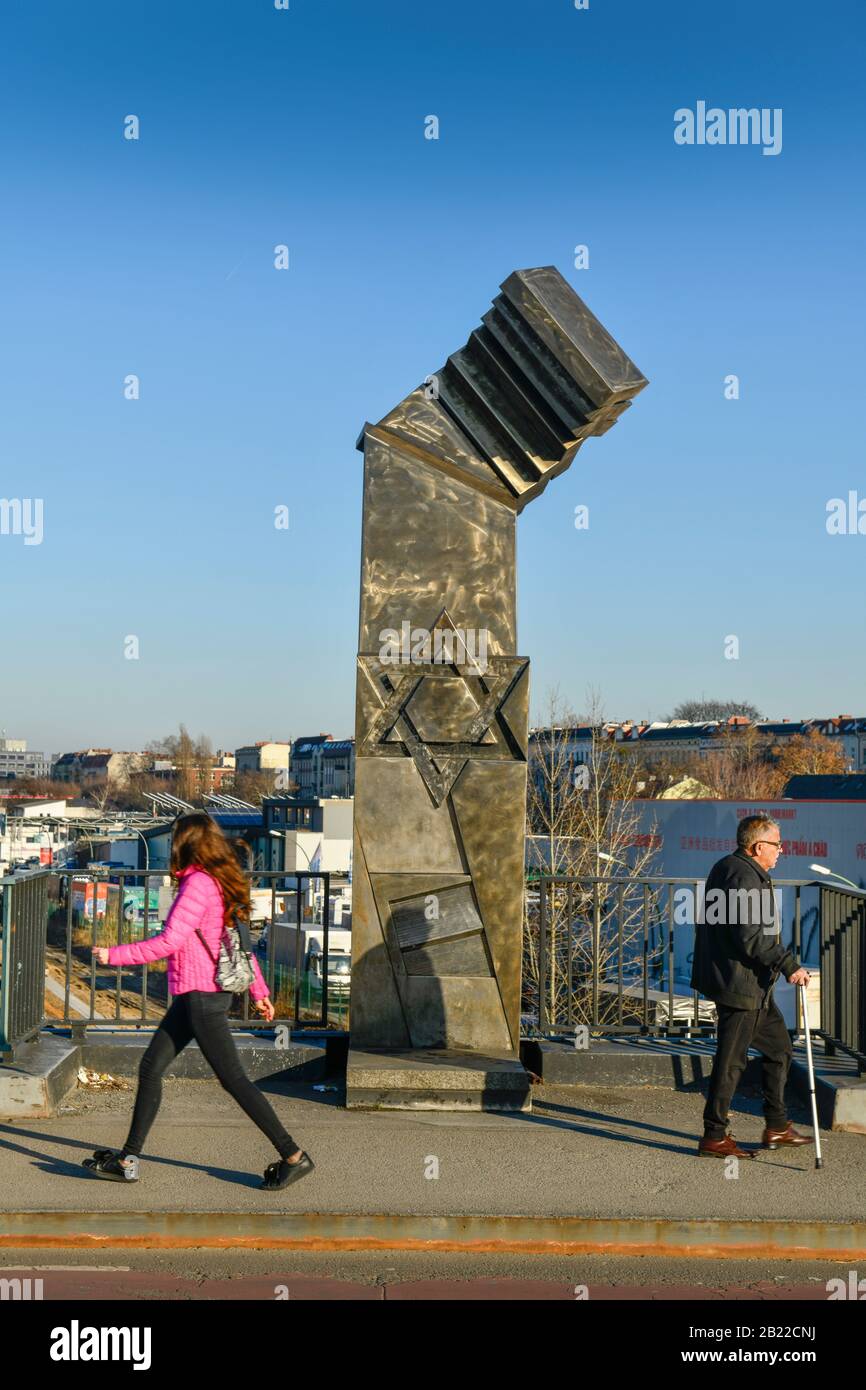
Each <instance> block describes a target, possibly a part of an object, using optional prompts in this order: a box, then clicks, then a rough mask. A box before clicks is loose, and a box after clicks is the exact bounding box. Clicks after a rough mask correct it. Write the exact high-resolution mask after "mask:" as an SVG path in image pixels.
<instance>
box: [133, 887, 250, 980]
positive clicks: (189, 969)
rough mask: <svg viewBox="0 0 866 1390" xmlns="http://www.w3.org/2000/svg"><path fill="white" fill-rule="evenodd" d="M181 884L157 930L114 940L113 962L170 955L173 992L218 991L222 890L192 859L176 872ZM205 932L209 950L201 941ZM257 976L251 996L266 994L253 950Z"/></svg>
mask: <svg viewBox="0 0 866 1390" xmlns="http://www.w3.org/2000/svg"><path fill="white" fill-rule="evenodd" d="M178 879H179V880H180V887H179V888H178V892H177V897H176V898H175V900H174V902H173V903H172V905H171V908H170V910H169V914H168V916H167V917H166V919H165V926H164V927H163V929H162V931H161V932H159V934H158V935H157V936H151V937H149V938H148V940H147V941H132V942H130V943H129V945H127V946H111V947H109V951H108V963H109V965H143V964H144V963H145V962H146V961H151V960H164V959H166V958H167V959H168V987H169V990H170V991H171V993H172V995H177V994H188V993H189V991H190V990H192V989H201V990H204V991H205V992H206V993H210V994H216V993H217V983H216V979H215V975H216V957H217V955H218V953H219V943H220V937H221V936H222V930H223V921H224V905H223V893H222V889H221V888H220V886H219V884H218V883H217V881H216V879H215V878H214V877H213V875H212V874H209V873H207V872H206V871H205V870H204V869H200V868H198V866H197V865H195V864H191V865H189V867H188V868H186V869H181V871H180V873H179V874H178ZM196 928H198V930H199V931H200V932H201V933H202V936H203V937H204V939H205V941H206V942H207V945H208V947H209V949H210V954H208V950H207V949H205V947H204V946H203V945H202V942H201V938H200V937H199V936H198V935H197V933H196ZM252 959H253V969H254V971H255V979H254V980H253V983H252V984H251V985H250V998H251V999H254V1000H255V999H264V998H265V997H266V996H267V994H268V987H267V984H266V983H265V980H264V977H263V975H262V972H261V970H260V969H259V964H258V961H257V960H256V958H255V955H253V958H252Z"/></svg>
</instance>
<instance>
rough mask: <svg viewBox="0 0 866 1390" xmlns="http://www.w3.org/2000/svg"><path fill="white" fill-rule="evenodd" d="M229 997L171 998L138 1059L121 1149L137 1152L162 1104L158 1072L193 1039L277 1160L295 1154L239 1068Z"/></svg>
mask: <svg viewBox="0 0 866 1390" xmlns="http://www.w3.org/2000/svg"><path fill="white" fill-rule="evenodd" d="M232 998H233V996H232V995H231V994H228V993H226V992H225V991H224V990H221V991H219V992H214V991H206V990H201V989H193V990H190V991H189V993H188V994H179V995H178V996H177V997H176V999H174V1001H173V1002H172V1005H171V1007H170V1009H169V1010H168V1013H167V1014H166V1016H165V1018H164V1019H163V1020H162V1023H161V1024H160V1025H159V1027H158V1028H157V1030H156V1032H155V1033H154V1035H153V1037H152V1038H151V1040H150V1046H149V1047H148V1049H147V1051H146V1052H145V1054H144V1056H143V1057H142V1059H141V1065H140V1066H139V1069H138V1094H137V1095H136V1097H135V1109H134V1110H133V1112H132V1124H131V1126H130V1130H129V1138H128V1139H127V1141H126V1144H125V1145H124V1148H125V1150H126V1152H127V1153H129V1154H140V1153H141V1150H142V1148H143V1146H144V1141H145V1139H146V1138H147V1135H148V1132H149V1130H150V1127H151V1125H152V1124H153V1122H154V1120H155V1119H156V1114H157V1111H158V1110H159V1103H160V1101H161V1100H162V1077H163V1073H164V1071H165V1069H166V1067H168V1066H169V1065H170V1064H171V1063H172V1062H173V1061H174V1059H175V1057H176V1056H177V1055H178V1053H179V1052H182V1051H183V1049H184V1048H185V1047H186V1045H187V1043H188V1042H192V1040H193V1038H195V1040H196V1042H197V1043H198V1045H199V1047H200V1048H201V1050H202V1054H203V1056H204V1058H205V1060H206V1061H207V1062H208V1063H209V1064H210V1066H211V1067H213V1070H214V1071H215V1073H216V1076H217V1079H218V1081H219V1082H220V1085H221V1086H222V1087H223V1089H224V1090H226V1091H228V1093H229V1095H230V1096H234V1098H235V1100H236V1101H237V1103H238V1105H239V1106H240V1107H241V1109H242V1110H245V1111H246V1113H247V1114H248V1115H249V1117H250V1119H251V1120H252V1121H253V1122H254V1123H255V1124H257V1125H258V1127H259V1129H260V1130H261V1131H262V1133H263V1134H266V1135H267V1137H268V1138H269V1139H270V1141H271V1143H272V1144H273V1145H274V1148H275V1149H276V1150H277V1153H278V1154H279V1155H280V1157H281V1158H288V1157H289V1154H293V1153H294V1152H295V1150H296V1149H297V1147H298V1145H297V1144H296V1143H295V1141H294V1139H293V1138H292V1136H291V1135H290V1134H289V1133H287V1131H286V1130H285V1129H283V1126H282V1125H281V1124H280V1121H279V1119H278V1118H277V1115H276V1113H275V1112H274V1110H273V1108H272V1107H271V1105H270V1104H269V1103H268V1101H267V1100H266V1099H265V1097H264V1096H263V1095H262V1093H261V1091H260V1090H258V1088H257V1087H256V1086H254V1085H253V1083H252V1081H250V1079H249V1077H248V1076H247V1074H246V1072H245V1071H244V1069H243V1067H242V1066H241V1059H240V1057H239V1056H238V1051H237V1048H236V1047H235V1044H234V1039H233V1037H232V1034H231V1029H230V1028H229V1021H228V1011H229V1005H230V1004H231V1001H232Z"/></svg>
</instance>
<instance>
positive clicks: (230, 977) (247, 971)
mask: <svg viewBox="0 0 866 1390" xmlns="http://www.w3.org/2000/svg"><path fill="white" fill-rule="evenodd" d="M235 923H236V925H235V926H234V927H223V934H222V936H221V938H220V948H219V955H218V956H217V957H216V959H214V956H213V955H212V953H211V949H210V947H209V946H208V944H207V942H206V941H205V939H204V936H203V935H202V932H201V931H200V930H199V928H198V927H196V934H197V935H198V937H199V939H200V941H201V943H202V945H203V946H204V948H205V950H206V951H207V953H208V955H209V956H210V957H211V960H213V962H214V965H215V966H216V973H215V976H214V980H215V982H216V985H217V988H218V989H222V990H225V991H226V992H227V993H229V994H243V993H244V992H245V991H246V990H248V989H249V987H250V985H251V984H252V982H253V980H254V979H255V978H256V972H255V970H254V969H253V962H252V949H253V948H252V942H251V941H250V936H249V929H248V928H247V925H246V923H245V922H242V921H241V920H240V918H239V917H235Z"/></svg>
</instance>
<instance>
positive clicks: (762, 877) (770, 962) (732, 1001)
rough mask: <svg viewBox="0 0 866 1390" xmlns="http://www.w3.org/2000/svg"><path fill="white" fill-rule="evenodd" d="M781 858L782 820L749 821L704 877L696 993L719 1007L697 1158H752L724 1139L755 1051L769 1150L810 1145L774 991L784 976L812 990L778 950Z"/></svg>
mask: <svg viewBox="0 0 866 1390" xmlns="http://www.w3.org/2000/svg"><path fill="white" fill-rule="evenodd" d="M781 853H782V837H781V832H780V830H779V827H778V825H777V824H776V822H775V821H774V820H770V819H769V818H768V817H766V816H746V817H745V819H744V820H741V821H740V824H739V826H738V827H737V848H736V850H735V851H734V853H733V854H728V855H726V856H725V858H724V859H720V860H719V862H718V863H717V864H714V865H713V867H712V869H711V870H710V873H709V877H708V878H707V882H706V887H705V892H704V903H703V912H702V914H698V915H699V917H701V918H702V920H699V921H698V922H697V923H696V925H695V954H694V961H693V964H692V988H693V989H697V990H699V991H700V992H701V994H704V995H706V997H707V998H708V999H712V1000H714V1001H715V1005H716V1013H717V1014H718V1029H717V1045H716V1056H715V1060H714V1062H713V1071H712V1075H711V1077H710V1086H709V1093H708V1095H707V1104H706V1107H705V1109H704V1137H703V1139H701V1141H700V1143H699V1144H698V1153H699V1154H700V1155H701V1157H713V1158H728V1157H731V1156H733V1157H735V1158H754V1156H755V1155H754V1153H751V1152H748V1151H747V1150H745V1149H741V1148H740V1147H739V1146H738V1145H737V1143H736V1141H735V1140H734V1139H733V1137H732V1136H731V1135H730V1133H729V1132H728V1109H729V1107H730V1104H731V1101H732V1100H733V1096H734V1092H735V1090H736V1089H737V1083H738V1082H739V1080H740V1077H741V1076H742V1074H743V1070H744V1068H745V1065H746V1058H747V1056H748V1052H749V1048H750V1047H754V1048H756V1049H757V1050H758V1051H759V1052H760V1053H761V1055H762V1058H763V1083H764V1084H763V1090H764V1115H765V1117H766V1118H765V1128H764V1133H763V1137H762V1141H761V1142H762V1144H763V1146H764V1148H766V1149H775V1148H777V1147H778V1146H779V1145H780V1144H787V1145H797V1144H810V1143H811V1142H812V1141H811V1139H810V1138H809V1137H807V1136H806V1135H803V1134H798V1133H797V1131H796V1130H795V1129H794V1127H793V1125H792V1124H791V1123H790V1121H789V1120H788V1118H787V1114H786V1112H785V1082H786V1080H787V1078H788V1068H789V1067H790V1065H791V1057H792V1056H793V1048H792V1046H791V1039H790V1037H789V1036H788V1030H787V1028H786V1026H785V1021H784V1019H783V1018H782V1015H781V1013H780V1012H779V1009H778V1006H777V1005H776V1003H775V1001H774V999H773V986H774V984H775V983H776V978H777V976H778V975H779V974H780V973H781V974H783V975H784V976H785V978H786V979H787V981H788V983H789V984H792V985H800V984H806V983H807V982H808V979H809V972H808V970H806V969H805V968H804V967H803V966H801V965H800V963H799V962H798V961H797V959H796V958H795V956H794V955H792V953H791V952H790V951H789V950H788V949H787V948H786V947H785V946H783V945H782V942H781V926H780V923H779V920H778V914H777V912H776V903H775V896H774V893H773V887H772V882H771V879H770V870H771V869H773V868H775V866H776V861H777V859H778V858H779V855H780V854H781Z"/></svg>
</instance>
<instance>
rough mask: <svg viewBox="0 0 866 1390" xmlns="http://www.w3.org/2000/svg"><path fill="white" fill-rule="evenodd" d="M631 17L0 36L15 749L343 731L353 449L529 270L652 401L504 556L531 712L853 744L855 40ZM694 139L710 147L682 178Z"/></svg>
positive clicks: (653, 14) (796, 13) (857, 307)
mask: <svg viewBox="0 0 866 1390" xmlns="http://www.w3.org/2000/svg"><path fill="white" fill-rule="evenodd" d="M660 16H661V12H660V11H659V10H658V8H657V7H653V6H647V5H646V4H642V3H639V2H638V0H620V3H618V4H617V5H615V6H613V5H605V4H602V3H599V4H593V5H591V6H590V7H589V8H588V9H587V10H585V11H578V10H576V9H575V8H574V6H573V5H572V4H571V3H568V0H562V3H559V4H554V3H551V4H548V5H545V6H540V5H527V4H525V3H524V2H523V0H496V3H493V0H479V3H477V4H475V5H471V6H470V5H465V4H457V3H456V0H440V3H439V4H438V5H437V7H436V10H435V13H431V12H429V11H428V10H427V9H426V8H425V7H423V6H420V7H412V6H406V5H405V4H404V3H398V0H374V2H373V3H371V4H368V5H365V6H357V5H353V4H350V3H349V0H331V3H329V4H328V5H327V6H324V5H316V4H313V3H305V0H298V3H297V4H292V5H291V7H290V8H289V9H288V10H281V11H278V10H276V9H275V8H274V7H273V5H270V6H269V5H264V6H249V7H243V6H239V5H237V4H236V3H230V0H213V3H212V4H210V5H209V6H208V7H207V12H206V19H205V20H203V18H202V13H201V11H200V10H199V9H198V8H189V7H183V6H181V7H177V6H173V5H169V4H168V3H167V0H152V3H150V4H149V5H147V6H145V7H139V8H135V7H133V8H132V9H130V10H128V11H127V10H124V12H123V20H122V23H118V17H117V10H116V7H115V6H112V5H109V4H108V3H106V0H94V3H92V4H91V5H89V6H88V8H87V14H86V22H83V21H82V14H81V11H80V10H79V9H76V8H74V7H69V6H64V5H61V4H58V3H57V2H56V0H54V3H51V0H49V3H48V4H47V5H40V6H35V7H18V8H17V9H16V10H15V12H14V13H10V14H9V15H8V16H7V17H6V23H5V27H4V39H5V43H4V81H3V83H2V84H0V119H2V121H3V126H4V129H5V130H6V131H7V133H10V136H11V137H12V138H9V139H7V141H6V142H5V148H4V188H5V192H6V199H7V205H8V206H9V207H12V208H14V209H15V215H14V217H7V218H6V219H5V222H4V225H3V228H2V231H0V237H2V249H3V257H2V264H3V269H4V272H5V285H4V332H3V334H2V337H0V369H2V372H0V379H2V381H3V384H4V388H5V397H4V403H3V410H2V411H0V448H2V458H3V482H2V485H0V491H2V493H3V498H2V499H0V501H3V502H4V503H6V504H8V505H7V506H6V507H5V510H4V511H3V514H2V518H0V521H2V526H0V592H2V593H3V595H4V598H5V600H6V602H5V603H4V605H3V655H4V658H5V669H4V681H3V705H4V716H3V722H4V724H5V726H6V728H7V730H8V736H9V737H24V738H26V739H27V740H28V743H29V745H30V747H32V748H34V749H43V750H44V751H46V752H49V753H52V752H58V751H60V750H67V749H75V748H81V747H86V746H90V745H96V744H98V745H99V746H107V747H112V748H116V749H130V750H131V749H136V748H141V747H143V745H144V744H145V743H147V742H150V741H152V740H153V739H155V738H159V737H162V736H164V735H165V734H168V733H171V732H174V731H176V729H177V726H178V724H179V723H181V722H182V723H184V724H185V725H186V726H187V728H188V729H189V730H190V732H191V733H192V734H193V735H194V736H198V734H200V733H206V734H207V735H208V736H209V737H210V738H211V739H212V741H213V744H214V747H215V748H216V747H230V746H239V745H240V744H241V743H243V742H246V741H249V740H250V739H251V738H257V737H264V736H265V735H266V734H269V733H273V734H274V736H276V737H289V736H290V734H291V733H292V732H293V731H295V730H298V731H301V732H303V731H309V730H313V729H316V730H318V729H322V730H328V731H332V732H333V733H334V736H335V737H338V736H346V735H350V734H351V733H352V732H353V724H354V713H353V712H354V683H355V654H356V649H357V627H358V569H359V560H360V556H359V543H360V530H361V515H360V500H361V474H362V460H361V456H360V454H358V453H357V452H356V451H355V448H354V445H355V440H356V438H357V436H358V433H359V431H360V429H361V427H362V426H363V424H364V422H365V420H369V421H376V420H378V419H379V418H381V416H382V415H383V414H384V413H385V412H386V411H387V410H389V409H390V408H391V406H392V405H393V403H394V401H396V400H399V399H400V398H401V397H402V396H403V395H405V393H406V392H407V391H409V390H411V389H412V387H413V386H416V385H418V384H419V383H420V382H422V381H423V379H424V378H425V376H426V375H427V373H428V372H430V371H433V370H435V369H436V367H437V366H438V365H439V364H441V363H442V361H444V359H445V358H446V357H447V355H448V354H449V353H451V352H453V351H455V350H456V349H457V348H459V347H460V345H461V344H462V343H463V342H464V341H465V339H466V336H467V333H468V332H469V330H470V329H471V328H472V327H473V326H474V325H475V324H476V323H477V322H478V320H479V316H480V315H481V314H482V313H484V312H485V311H486V309H487V307H488V305H489V303H490V301H491V299H492V298H493V297H494V296H495V295H496V293H497V292H498V287H499V284H500V282H501V281H502V280H504V279H505V277H506V276H507V275H508V274H509V273H510V272H511V271H513V270H515V269H517V268H525V267H530V266H539V265H550V264H553V265H556V266H558V267H559V268H560V270H561V271H562V273H563V274H564V275H565V277H566V278H567V280H568V281H569V283H570V284H571V285H573V286H574V288H575V289H576V290H577V293H578V294H579V295H580V296H581V297H582V298H583V299H585V301H586V302H587V304H588V305H589V307H590V308H591V309H592V311H593V312H594V313H595V314H597V315H598V317H599V318H600V319H601V320H602V322H603V323H604V324H605V326H606V327H607V328H608V329H609V330H610V332H611V333H612V334H613V335H614V337H615V338H617V339H618V340H619V341H620V342H622V343H623V344H625V345H626V347H627V350H628V353H629V355H630V356H631V357H632V358H633V360H634V361H635V362H636V364H637V366H638V367H639V368H640V370H641V371H642V372H643V373H644V374H645V375H646V376H647V377H648V379H649V385H648V387H647V388H646V390H645V391H643V392H642V394H641V395H640V396H639V397H638V398H637V400H636V401H635V404H634V407H633V408H632V409H630V410H629V411H628V412H627V413H626V414H625V416H624V417H623V418H622V420H620V421H619V423H618V424H617V426H616V428H615V429H614V430H612V431H611V432H610V434H608V435H607V436H606V437H605V438H604V439H603V440H600V441H595V440H590V441H589V442H588V443H587V444H586V446H585V447H584V448H583V449H581V451H580V453H579V455H578V457H577V459H576V460H575V463H574V464H573V466H572V468H571V469H570V471H569V473H568V474H567V475H566V476H565V477H563V478H562V479H561V480H558V482H557V486H556V487H551V488H550V489H549V490H548V491H547V492H546V493H545V494H544V496H543V497H541V498H539V499H538V500H537V501H536V502H535V503H534V504H533V506H532V507H531V508H529V509H528V510H527V512H526V514H525V515H524V516H522V517H521V518H520V520H519V522H518V573H519V583H518V594H519V606H518V634H519V637H518V652H519V653H520V654H522V655H526V656H528V657H529V658H530V661H531V663H532V665H531V695H530V715H531V718H532V720H533V722H541V721H542V720H543V711H544V706H545V702H546V698H547V693H548V691H549V690H550V689H552V688H553V687H556V686H558V687H559V688H560V689H561V691H563V692H570V694H569V696H568V703H570V704H572V705H573V706H574V707H575V709H576V710H577V711H578V712H579V711H580V709H581V707H582V706H583V705H584V703H585V700H584V696H583V692H585V691H586V689H587V688H588V687H590V686H591V687H595V688H596V689H598V690H599V692H600V694H601V700H602V704H603V707H604V710H605V713H606V715H608V716H609V717H613V716H614V712H615V713H616V715H617V716H618V717H621V716H622V714H623V712H625V715H626V716H628V714H629V711H630V710H632V711H633V715H632V717H634V718H638V717H641V718H649V719H652V718H662V717H664V715H665V714H666V713H667V712H668V711H669V710H670V709H672V708H673V707H674V706H675V705H676V704H677V703H678V702H679V701H680V700H681V699H685V698H689V697H691V696H693V695H694V693H695V692H697V691H702V690H706V691H710V692H712V695H713V696H714V697H716V698H720V699H726V698H737V697H740V696H745V697H747V698H748V699H750V700H751V701H753V702H754V704H756V705H757V706H758V707H759V708H760V709H762V710H765V711H766V712H767V713H768V714H770V715H772V716H773V717H775V718H783V717H785V716H787V717H789V718H792V719H800V718H803V717H807V716H810V715H811V716H818V715H823V714H825V713H827V714H829V713H833V712H838V711H849V710H850V711H853V712H854V713H855V714H856V712H857V708H858V705H859V704H860V692H861V691H863V690H864V689H866V644H864V642H863V641H862V640H861V636H860V634H861V627H862V617H861V613H860V610H861V608H862V593H863V576H864V562H866V534H864V533H863V530H862V528H861V526H860V522H862V523H863V525H866V515H863V512H864V509H866V480H864V467H863V445H862V429H861V421H860V397H861V393H862V379H863V334H862V323H863V308H862V301H863V292H862V286H863V281H862V247H861V240H862V238H861V235H860V229H861V227H862V225H863V221H864V215H863V214H864V190H863V184H862V179H860V178H859V177H856V176H855V175H856V171H857V170H858V169H859V167H860V163H861V160H862V149H863V147H864V144H866V112H864V110H863V106H862V102H861V99H860V87H861V79H862V73H861V71H860V69H861V66H862V60H861V54H862V50H863V43H862V40H863V37H864V31H866V17H864V12H863V10H862V7H860V6H858V5H855V4H854V3H853V0H839V3H837V4H836V5H835V6H832V7H823V8H822V7H820V6H815V5H813V4H810V3H806V0H786V3H782V0H767V3H765V4H763V5H761V6H754V5H753V4H749V3H747V0H729V3H728V4H727V5H725V7H724V11H723V13H722V14H719V13H717V12H716V11H715V10H706V9H701V8H700V7H697V8H696V7H695V6H694V5H693V4H691V3H688V0H669V3H668V5H667V6H666V7H665V10H664V12H663V22H660ZM840 33H844V34H845V36H846V41H845V43H844V44H840V42H839V35H840ZM455 35H459V44H455V41H454V36H455ZM804 35H806V36H807V38H805V39H804ZM736 108H750V109H751V108H754V110H755V111H756V112H763V111H767V112H771V113H775V112H777V111H778V112H779V113H783V116H784V141H782V140H781V138H780V137H781V131H782V116H781V115H780V116H779V118H778V121H777V122H775V123H774V127H773V129H774V131H775V132H777V134H778V136H779V138H778V139H775V137H774V147H773V155H772V157H770V158H767V157H764V150H762V149H761V148H759V147H758V146H757V145H756V144H739V145H737V144H733V143H730V142H728V143H725V144H724V145H717V146H714V145H713V143H712V141H711V140H710V139H709V138H707V137H708V136H709V129H706V130H705V128H704V127H705V126H706V124H707V121H706V120H705V119H704V118H705V117H706V118H707V120H708V119H709V117H710V116H711V115H712V113H713V112H714V111H715V110H716V109H718V110H719V111H721V112H723V113H724V112H731V111H734V110H735V109H736ZM683 111H696V112H698V113H702V115H701V120H702V121H703V122H704V124H703V125H702V126H701V131H702V132H703V137H704V138H703V143H702V142H701V138H700V137H699V136H698V135H697V134H696V136H695V143H693V144H692V143H679V142H678V140H677V138H675V133H676V131H677V128H678V126H677V121H678V118H677V116H676V113H677V112H680V113H682V112H683ZM433 115H435V117H436V119H437V121H438V131H437V132H436V133H437V134H438V138H437V139H431V138H427V137H428V135H429V133H430V120H431V117H432V116H433ZM132 116H135V117H136V118H137V121H138V123H139V128H138V130H137V131H136V132H132V131H131V130H130V126H129V122H130V118H131V117H132ZM679 119H680V124H681V123H682V118H681V117H680V118H679ZM736 128H737V125H736V123H735V122H732V123H730V130H729V131H728V134H731V132H733V133H736ZM131 133H136V134H137V135H138V138H137V139H130V138H126V137H127V136H128V135H129V134H131ZM765 149H766V142H765ZM283 246H284V247H285V248H287V249H286V252H285V256H284V258H283V259H284V260H285V262H286V263H287V265H288V268H287V269H278V268H277V264H278V262H279V260H280V256H281V255H282V253H278V252H277V248H279V247H283ZM734 380H735V381H736V391H734V388H733V386H732V382H734ZM133 383H134V384H133ZM37 503H38V506H37V505H36V504H37ZM843 503H844V505H843ZM13 504H15V505H13ZM16 508H17V510H16ZM581 508H585V509H586V511H585V512H581V511H579V509H581ZM280 509H282V510H280ZM280 520H282V521H284V522H287V523H288V524H287V525H280V524H279V521H280ZM579 521H587V522H588V525H584V526H581V525H578V524H576V523H578V522H579ZM831 521H832V523H833V524H832V525H831V524H830V523H831ZM434 616H435V615H434ZM732 639H736V647H735V648H734V647H733V646H732ZM638 683H639V685H640V688H641V691H642V698H641V702H640V706H639V707H636V706H635V702H634V701H633V699H632V696H631V693H630V692H631V691H633V690H634V689H635V687H636V685H637V684H638ZM828 686H829V687H832V690H833V692H834V693H833V695H832V707H830V706H829V704H828V695H827V690H828Z"/></svg>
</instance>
